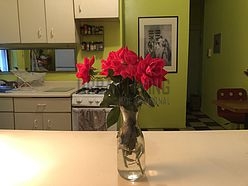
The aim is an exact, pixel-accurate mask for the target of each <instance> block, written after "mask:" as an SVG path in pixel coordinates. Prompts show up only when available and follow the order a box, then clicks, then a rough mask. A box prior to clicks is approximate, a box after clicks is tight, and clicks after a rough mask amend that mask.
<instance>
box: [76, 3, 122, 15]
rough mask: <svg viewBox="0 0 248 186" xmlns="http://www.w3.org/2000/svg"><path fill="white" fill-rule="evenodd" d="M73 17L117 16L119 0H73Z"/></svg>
mask: <svg viewBox="0 0 248 186" xmlns="http://www.w3.org/2000/svg"><path fill="white" fill-rule="evenodd" d="M74 9H75V18H118V17H119V0H105V1H103V0H90V1H89V0H74Z"/></svg>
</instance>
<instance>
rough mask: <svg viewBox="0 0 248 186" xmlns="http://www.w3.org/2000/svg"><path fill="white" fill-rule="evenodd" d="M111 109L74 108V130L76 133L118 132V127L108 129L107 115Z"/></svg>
mask: <svg viewBox="0 0 248 186" xmlns="http://www.w3.org/2000/svg"><path fill="white" fill-rule="evenodd" d="M110 110H111V108H91V107H73V108H72V130H74V131H106V130H117V125H113V126H111V127H110V128H107V115H108V113H109V112H110Z"/></svg>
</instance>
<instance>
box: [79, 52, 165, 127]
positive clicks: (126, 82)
mask: <svg viewBox="0 0 248 186" xmlns="http://www.w3.org/2000/svg"><path fill="white" fill-rule="evenodd" d="M94 62H95V59H94V56H93V57H92V58H91V59H89V58H84V63H78V64H77V69H78V71H77V74H76V76H77V77H78V78H81V79H82V83H83V84H84V83H87V82H89V81H90V80H91V77H92V76H94V75H96V74H98V73H97V72H96V70H97V69H96V68H94V67H93V64H94ZM164 65H165V61H164V60H162V59H160V58H152V57H151V56H150V55H149V54H148V55H147V56H146V57H145V58H144V59H143V58H142V57H139V56H138V55H137V54H136V53H135V52H133V51H131V50H129V49H128V48H127V47H124V48H120V49H119V50H117V51H112V52H110V53H109V55H108V57H107V59H106V60H104V59H103V60H102V61H101V71H100V73H99V74H100V75H104V76H106V77H107V78H110V79H111V80H112V83H111V84H110V85H109V88H108V90H107V91H106V92H105V94H104V99H103V101H102V103H101V106H102V107H110V106H111V107H112V110H111V111H110V113H109V114H108V118H107V124H108V126H111V125H112V124H114V123H116V122H117V121H118V118H119V115H120V106H123V107H124V108H125V109H127V110H131V111H137V110H138V108H139V107H140V106H141V105H142V104H143V103H146V104H148V105H150V106H153V107H154V106H155V105H154V102H153V101H152V99H151V97H150V95H149V94H148V92H147V90H148V89H149V88H150V87H151V86H156V87H158V88H160V89H162V83H163V81H165V80H166V78H165V77H164V76H165V75H166V74H167V71H166V70H164V68H163V67H164Z"/></svg>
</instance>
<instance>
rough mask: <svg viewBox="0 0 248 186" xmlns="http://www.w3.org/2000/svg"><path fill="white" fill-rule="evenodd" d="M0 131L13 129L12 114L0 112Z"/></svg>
mask: <svg viewBox="0 0 248 186" xmlns="http://www.w3.org/2000/svg"><path fill="white" fill-rule="evenodd" d="M0 129H14V114H13V112H12V113H11V112H9V113H8V112H0Z"/></svg>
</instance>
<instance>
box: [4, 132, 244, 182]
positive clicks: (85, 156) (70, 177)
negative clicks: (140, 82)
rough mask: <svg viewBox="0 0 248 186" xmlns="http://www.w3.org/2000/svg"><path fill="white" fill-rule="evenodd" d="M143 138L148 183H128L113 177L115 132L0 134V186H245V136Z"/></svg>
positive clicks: (169, 134)
mask: <svg viewBox="0 0 248 186" xmlns="http://www.w3.org/2000/svg"><path fill="white" fill-rule="evenodd" d="M144 135H145V142H146V164H147V170H146V178H145V179H143V180H141V181H140V182H137V183H132V182H128V181H126V180H124V179H122V178H121V177H120V176H119V175H118V172H117V168H116V132H113V131H106V132H86V131H85V132H83V131H66V132H59V131H16V130H0V149H1V153H0V165H1V166H0V185H25V186H26V185H32V186H33V185H42V186H43V185H53V186H57V185H58V186H67V185H68V186H78V185H80V186H81V185H83V186H128V185H130V186H131V185H138V186H222V185H223V186H234V185H235V186H247V185H248V176H247V170H248V131H231V130H228V131H202V132H199V131H192V132H191V131H177V132H172V131H170V132H164V131H161V132H159V131H154V132H152V131H151V132H144Z"/></svg>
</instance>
